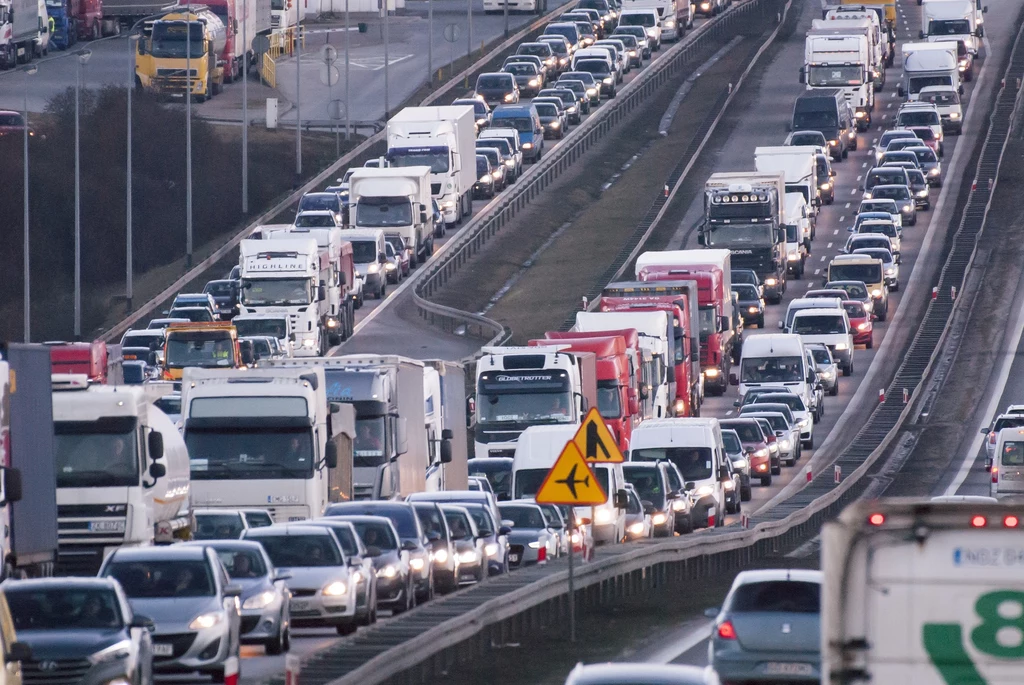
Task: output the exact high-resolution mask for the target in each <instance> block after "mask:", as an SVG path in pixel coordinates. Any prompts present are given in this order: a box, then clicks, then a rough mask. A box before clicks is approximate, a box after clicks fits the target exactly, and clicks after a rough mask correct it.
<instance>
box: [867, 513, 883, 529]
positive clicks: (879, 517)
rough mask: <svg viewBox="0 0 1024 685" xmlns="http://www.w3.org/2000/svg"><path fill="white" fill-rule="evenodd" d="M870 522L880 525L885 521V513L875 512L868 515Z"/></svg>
mask: <svg viewBox="0 0 1024 685" xmlns="http://www.w3.org/2000/svg"><path fill="white" fill-rule="evenodd" d="M868 523H870V524H871V525H873V526H880V525H882V524H883V523H885V514H880V513H875V514H871V516H868Z"/></svg>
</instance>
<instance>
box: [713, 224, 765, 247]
mask: <svg viewBox="0 0 1024 685" xmlns="http://www.w3.org/2000/svg"><path fill="white" fill-rule="evenodd" d="M706 235H707V241H708V242H707V246H708V247H724V248H730V247H736V246H743V247H750V246H763V247H770V246H772V245H774V244H775V236H774V235H772V227H771V224H769V223H767V222H765V223H763V224H728V225H723V224H716V225H715V228H714V230H711V231H708V233H707V234H706Z"/></svg>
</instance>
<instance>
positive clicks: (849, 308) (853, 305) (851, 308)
mask: <svg viewBox="0 0 1024 685" xmlns="http://www.w3.org/2000/svg"><path fill="white" fill-rule="evenodd" d="M851 297H852V296H851ZM843 309H845V310H846V315H847V316H848V317H850V318H851V319H863V318H865V317H867V315H868V313H867V312H866V311H865V310H864V303H863V302H844V303H843Z"/></svg>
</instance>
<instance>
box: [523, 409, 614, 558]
mask: <svg viewBox="0 0 1024 685" xmlns="http://www.w3.org/2000/svg"><path fill="white" fill-rule="evenodd" d="M577 429H579V425H578V424H571V425H565V424H562V425H559V426H530V427H529V428H527V429H526V430H524V431H523V433H522V434H521V435H520V436H519V440H518V442H517V443H516V451H515V454H514V455H513V456H512V499H513V500H517V499H529V498H531V497H535V496H536V495H537V491H538V490H539V489H540V486H541V484H542V483H543V482H544V478H545V477H546V476H547V475H548V471H550V470H551V467H552V466H554V465H555V461H557V459H558V455H559V454H561V453H562V450H563V449H564V448H565V445H566V443H568V442H569V441H570V440H572V437H573V436H574V435H575V434H576V431H577ZM593 469H594V477H595V478H597V481H598V482H599V483H600V484H601V488H602V489H603V490H604V492H605V494H606V495H608V500H607V501H606V502H605V503H604V504H601V505H598V506H596V507H576V512H575V513H576V516H577V517H578V518H588V519H589V518H591V513H593V520H592V521H591V524H592V533H593V536H594V540H595V541H597V542H619V541H621V540H622V539H623V538H624V537H625V536H626V510H625V508H618V507H616V506H615V494H616V493H617V492H619V491H620V490H622V489H624V488H625V483H626V478H625V475H624V474H623V473H622V465H621V464H595V465H594V466H593Z"/></svg>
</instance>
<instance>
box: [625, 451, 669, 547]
mask: <svg viewBox="0 0 1024 685" xmlns="http://www.w3.org/2000/svg"><path fill="white" fill-rule="evenodd" d="M622 473H623V475H624V476H625V478H626V482H627V483H629V484H631V485H632V486H633V487H634V488H635V489H636V492H637V494H638V495H640V501H641V502H642V503H643V506H644V509H645V510H646V512H647V513H649V514H650V515H651V527H652V528H654V535H655V537H671V536H672V534H673V533H674V532H675V518H676V516H675V510H674V509H673V504H674V503H675V502H676V500H678V499H679V497H680V496H679V494H678V493H676V492H674V491H673V490H672V486H671V485H670V483H669V479H668V472H667V471H666V468H665V464H663V463H659V462H656V461H649V462H643V461H631V462H628V463H626V464H623V465H622Z"/></svg>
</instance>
